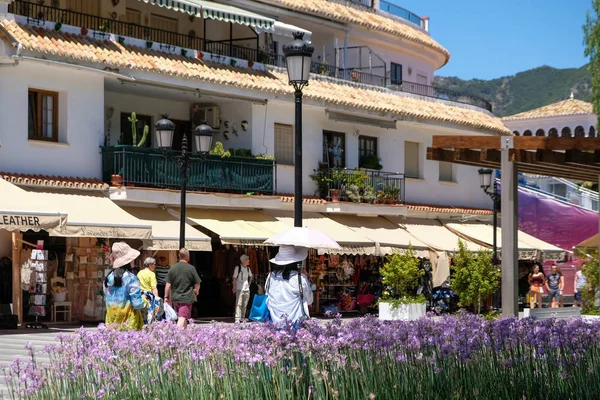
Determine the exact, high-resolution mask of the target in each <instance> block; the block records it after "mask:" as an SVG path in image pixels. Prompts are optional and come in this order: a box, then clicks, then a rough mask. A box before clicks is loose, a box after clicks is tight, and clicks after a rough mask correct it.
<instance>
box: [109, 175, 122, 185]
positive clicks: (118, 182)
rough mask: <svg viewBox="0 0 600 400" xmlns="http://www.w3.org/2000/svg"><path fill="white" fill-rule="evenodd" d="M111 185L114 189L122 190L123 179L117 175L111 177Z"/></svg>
mask: <svg viewBox="0 0 600 400" xmlns="http://www.w3.org/2000/svg"><path fill="white" fill-rule="evenodd" d="M110 184H111V185H112V186H114V187H118V188H120V187H121V186H123V177H122V176H121V175H117V174H114V175H111V176H110Z"/></svg>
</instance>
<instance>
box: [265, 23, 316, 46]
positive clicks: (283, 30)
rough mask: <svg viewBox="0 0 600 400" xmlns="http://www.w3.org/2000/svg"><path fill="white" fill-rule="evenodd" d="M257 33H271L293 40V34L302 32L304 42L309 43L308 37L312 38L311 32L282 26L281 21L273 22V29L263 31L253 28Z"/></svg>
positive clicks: (293, 26)
mask: <svg viewBox="0 0 600 400" xmlns="http://www.w3.org/2000/svg"><path fill="white" fill-rule="evenodd" d="M255 29H256V32H257V33H261V32H273V33H274V34H276V35H281V36H286V37H290V38H293V37H294V33H296V32H302V33H304V40H306V41H307V42H309V43H310V37H311V36H312V32H311V31H309V30H306V29H303V28H300V27H298V26H295V25H290V24H284V23H283V22H281V21H275V24H273V29H272V30H271V29H263V28H255Z"/></svg>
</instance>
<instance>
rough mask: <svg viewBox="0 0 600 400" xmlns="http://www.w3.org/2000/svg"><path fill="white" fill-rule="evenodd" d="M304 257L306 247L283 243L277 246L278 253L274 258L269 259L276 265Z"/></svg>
mask: <svg viewBox="0 0 600 400" xmlns="http://www.w3.org/2000/svg"><path fill="white" fill-rule="evenodd" d="M306 257H308V249H307V248H306V247H297V246H287V245H283V246H281V247H279V253H277V255H276V256H275V258H272V259H271V260H269V261H271V262H272V263H273V264H277V265H288V264H292V263H297V262H300V261H303V260H305V259H306Z"/></svg>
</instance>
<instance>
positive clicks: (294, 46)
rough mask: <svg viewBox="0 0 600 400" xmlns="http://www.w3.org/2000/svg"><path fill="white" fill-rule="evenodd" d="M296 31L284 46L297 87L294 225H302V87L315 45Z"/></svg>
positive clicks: (291, 79)
mask: <svg viewBox="0 0 600 400" xmlns="http://www.w3.org/2000/svg"><path fill="white" fill-rule="evenodd" d="M303 38H304V33H302V32H296V33H294V40H292V41H291V42H290V43H288V44H286V45H284V46H283V54H284V55H285V61H286V64H287V71H288V77H289V81H290V85H292V86H293V87H294V89H295V92H294V97H295V104H296V127H295V132H294V137H295V146H294V147H295V149H294V155H295V157H294V178H295V179H294V226H295V227H302V89H303V88H304V87H305V86H306V85H308V79H309V75H310V66H311V63H312V54H313V51H314V47H313V46H312V45H310V44H309V43H307V42H305V41H304V40H303Z"/></svg>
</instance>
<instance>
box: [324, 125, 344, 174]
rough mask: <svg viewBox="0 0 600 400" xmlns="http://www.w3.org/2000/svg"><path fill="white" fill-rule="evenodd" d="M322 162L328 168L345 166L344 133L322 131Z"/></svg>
mask: <svg viewBox="0 0 600 400" xmlns="http://www.w3.org/2000/svg"><path fill="white" fill-rule="evenodd" d="M323 162H325V163H327V165H329V168H345V167H346V134H345V133H339V132H330V131H323Z"/></svg>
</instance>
